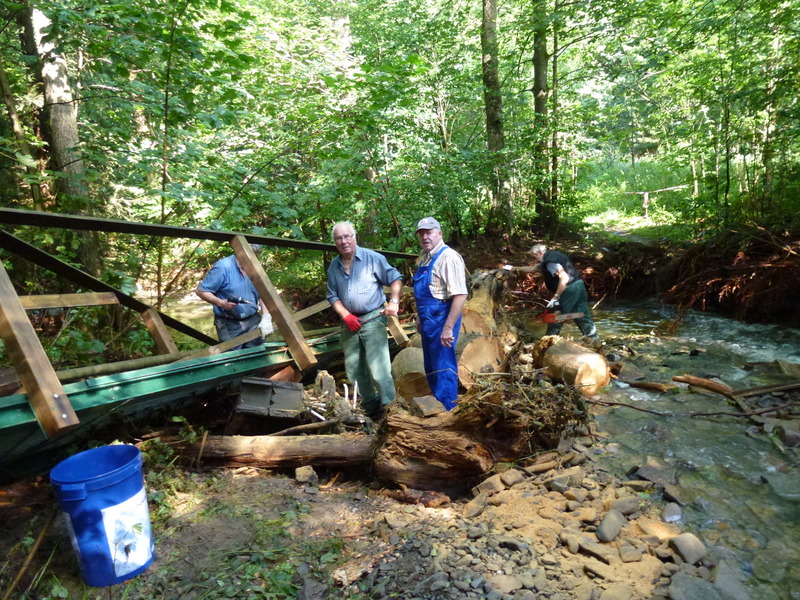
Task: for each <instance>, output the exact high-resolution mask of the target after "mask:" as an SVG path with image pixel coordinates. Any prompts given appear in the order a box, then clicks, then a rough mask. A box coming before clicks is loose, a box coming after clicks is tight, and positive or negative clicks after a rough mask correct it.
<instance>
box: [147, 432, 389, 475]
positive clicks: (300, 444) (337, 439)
mask: <svg viewBox="0 0 800 600" xmlns="http://www.w3.org/2000/svg"><path fill="white" fill-rule="evenodd" d="M161 441H162V442H165V443H167V444H170V445H173V446H174V448H175V450H176V452H178V453H179V454H181V455H182V456H185V457H187V458H194V457H198V456H199V454H200V450H201V447H202V456H200V460H201V461H202V462H214V463H217V464H223V465H241V464H247V465H253V466H258V467H264V468H267V469H278V468H286V467H301V466H304V465H314V466H320V467H350V466H358V465H363V464H365V463H369V462H370V461H371V460H372V455H373V453H374V445H375V438H374V437H373V436H367V435H303V436H268V435H255V436H245V435H230V436H224V435H214V436H208V437H207V438H206V439H205V443H203V444H201V442H200V441H197V442H196V443H188V442H184V441H182V440H181V439H180V438H177V437H170V438H161Z"/></svg>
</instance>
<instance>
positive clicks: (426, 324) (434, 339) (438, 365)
mask: <svg viewBox="0 0 800 600" xmlns="http://www.w3.org/2000/svg"><path fill="white" fill-rule="evenodd" d="M445 250H447V246H445V247H444V248H442V249H441V250H439V252H437V253H436V255H435V256H434V257H433V258H432V259H431V262H430V263H429V264H428V265H427V266H425V267H417V272H416V273H414V298H415V299H416V301H417V314H418V315H419V334H420V335H421V336H422V355H423V357H424V360H425V375H426V377H427V378H428V385H430V387H431V391H433V395H434V396H436V399H437V400H438V401H439V402H441V403H442V404H444V407H445V408H446V409H447V410H451V409H453V408H455V406H456V399H457V398H458V362H457V361H456V343H457V342H458V331H459V329H461V316H459V317H458V321H457V322H456V323H455V325H453V345H452V346H450V347H447V346H442V341H441V335H442V329H443V328H444V323H445V321H446V320H447V315H448V314H449V313H450V305H451V304H452V299H451V300H439V299H438V298H434V297H433V296H432V295H431V288H430V283H431V274H432V273H433V265H434V264H436V260H437V259H438V258H439V256H440V255H441V254H442V252H444V251H445Z"/></svg>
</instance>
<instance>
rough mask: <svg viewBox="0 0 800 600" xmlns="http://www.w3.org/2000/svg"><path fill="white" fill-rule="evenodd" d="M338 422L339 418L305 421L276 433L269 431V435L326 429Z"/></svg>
mask: <svg viewBox="0 0 800 600" xmlns="http://www.w3.org/2000/svg"><path fill="white" fill-rule="evenodd" d="M337 423H339V420H338V419H336V420H328V421H318V422H315V423H304V424H303V425H295V426H294V427H288V428H287V429H281V430H280V431H276V432H275V433H268V434H267V435H270V436H281V435H294V434H296V433H306V432H308V431H317V430H319V429H325V428H326V427H330V426H332V425H336V424H337Z"/></svg>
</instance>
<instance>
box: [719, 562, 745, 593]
mask: <svg viewBox="0 0 800 600" xmlns="http://www.w3.org/2000/svg"><path fill="white" fill-rule="evenodd" d="M744 580H745V574H744V572H743V571H742V569H741V568H739V566H738V565H737V564H735V563H733V562H731V561H729V560H726V559H723V560H721V561H719V564H718V565H717V568H716V570H715V571H714V580H713V581H714V585H715V586H716V587H717V588H718V589H719V590H720V591H721V592H722V594H723V595H724V596H726V597H727V598H730V600H751V598H750V592H749V591H748V590H747V588H746V587H745V586H744V584H743V583H742V582H743V581H744Z"/></svg>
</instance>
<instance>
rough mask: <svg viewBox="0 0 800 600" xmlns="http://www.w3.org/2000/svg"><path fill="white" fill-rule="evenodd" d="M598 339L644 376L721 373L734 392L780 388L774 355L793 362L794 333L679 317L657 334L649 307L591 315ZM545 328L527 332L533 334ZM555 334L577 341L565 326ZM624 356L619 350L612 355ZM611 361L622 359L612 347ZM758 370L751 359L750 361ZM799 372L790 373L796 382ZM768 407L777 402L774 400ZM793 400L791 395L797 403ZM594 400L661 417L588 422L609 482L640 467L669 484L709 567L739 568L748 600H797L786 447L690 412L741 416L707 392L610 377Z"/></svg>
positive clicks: (627, 415) (615, 416)
mask: <svg viewBox="0 0 800 600" xmlns="http://www.w3.org/2000/svg"><path fill="white" fill-rule="evenodd" d="M594 317H595V322H596V323H597V326H598V330H599V332H600V335H601V336H603V337H604V338H605V339H607V340H608V342H609V345H610V346H612V347H614V345H615V343H618V342H615V340H614V338H615V336H618V337H619V338H628V336H632V337H630V338H628V340H629V341H627V340H626V342H625V343H626V344H627V345H628V346H629V348H631V349H632V350H633V351H634V353H635V354H633V356H630V357H627V358H626V362H632V363H633V364H635V365H636V366H637V367H638V368H640V369H641V370H642V371H643V374H644V375H645V379H646V380H648V381H662V382H667V381H670V380H671V377H672V375H684V374H690V375H696V376H700V377H706V378H719V379H720V380H721V381H723V382H725V383H727V384H728V385H730V386H731V387H733V388H734V389H745V388H750V387H755V386H759V385H766V384H771V383H778V382H781V381H786V380H787V379H788V377H787V376H786V375H781V374H780V373H779V372H778V370H777V369H776V368H775V367H774V365H775V363H774V361H776V360H782V361H786V362H788V363H795V364H800V330H798V329H789V328H783V327H780V326H776V325H754V324H746V323H741V322H737V321H733V320H731V319H726V318H722V317H718V316H713V315H709V314H706V313H696V312H691V311H690V312H689V313H687V314H686V315H685V316H684V318H683V319H682V320H681V322H680V324H679V326H678V328H677V329H676V330H675V332H674V334H673V335H671V336H669V337H667V336H661V335H659V334H658V332H659V331H661V330H664V329H665V325H666V324H669V323H671V322H674V320H675V313H674V310H673V309H672V308H669V307H664V306H661V305H658V304H656V303H640V304H636V305H617V306H613V307H611V306H608V307H604V309H602V310H596V311H594ZM537 327H538V328H543V326H541V325H534V326H533V327H532V329H534V331H535V332H536V333H537V334H542V333H543V331H542V332H540V331H537ZM562 333H563V334H564V335H571V336H574V337H578V336H579V332H578V331H577V328H575V326H574V325H573V324H567V325H566V326H565V328H564V330H563V331H562ZM620 349H621V350H622V348H620ZM620 353H621V354H623V355H624V354H625V353H623V352H620ZM753 363H761V364H753ZM797 376H798V375H795V377H797ZM776 395H777V396H778V399H777V400H778V402H780V400H782V399H785V398H786V396H785V395H783V396H782V397H781V395H779V394H776ZM795 398H796V396H795ZM597 399H599V400H604V401H609V402H622V403H626V404H630V405H633V406H637V407H640V408H645V409H647V410H652V411H657V412H658V413H664V416H660V415H655V414H651V413H647V412H641V411H638V410H634V409H631V408H627V407H614V408H612V409H611V410H609V411H607V412H604V414H600V415H598V417H597V422H598V429H599V431H600V432H607V434H608V440H607V441H608V442H610V443H607V444H606V445H605V446H604V445H602V444H600V445H599V446H598V447H599V448H604V449H603V450H600V449H598V461H599V464H600V465H602V466H605V467H606V468H608V469H609V470H611V471H612V472H615V473H616V474H618V475H621V476H623V477H624V476H625V474H626V473H628V472H631V471H632V470H635V469H636V467H637V466H642V465H645V464H648V463H650V464H653V465H657V466H658V467H659V468H660V469H662V470H663V472H664V473H665V474H666V475H667V476H668V477H671V478H673V481H674V482H675V483H676V489H677V490H679V491H680V494H681V499H682V500H684V501H685V505H684V506H683V510H682V522H681V523H680V525H681V527H682V528H684V529H686V530H689V531H692V532H693V533H695V534H696V535H698V537H700V538H701V539H702V540H703V542H704V543H705V544H706V546H707V547H708V548H709V550H710V554H711V555H712V556H713V558H714V559H715V560H717V561H719V560H725V561H726V563H731V564H735V565H738V567H739V568H740V569H741V570H742V572H743V574H744V575H745V576H746V577H747V582H746V584H747V586H748V588H749V590H750V593H751V597H752V598H753V599H759V600H760V599H763V600H773V599H776V600H783V599H795V598H800V468H799V467H798V463H800V461H799V460H798V456H800V454H799V453H798V451H797V450H796V449H792V448H788V449H787V448H785V447H783V445H782V444H781V443H780V441H778V438H777V436H775V435H774V434H773V435H769V434H766V433H764V432H763V431H762V429H761V428H760V427H759V426H757V425H755V424H754V423H753V422H752V421H751V420H750V419H747V418H742V417H724V416H707V417H690V416H688V415H687V413H689V412H690V411H694V412H719V411H730V412H739V410H740V409H739V408H738V407H736V406H733V405H731V404H730V403H729V402H728V400H727V399H726V398H725V397H723V396H721V395H719V394H713V393H700V392H699V391H690V390H689V389H681V390H680V391H678V392H677V393H669V394H661V393H657V392H652V391H645V390H641V389H636V388H632V387H630V386H628V385H626V384H625V383H622V382H620V381H618V380H615V382H613V383H612V384H611V385H609V386H608V387H606V388H605V389H603V390H601V392H600V393H599V395H598V397H597Z"/></svg>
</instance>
